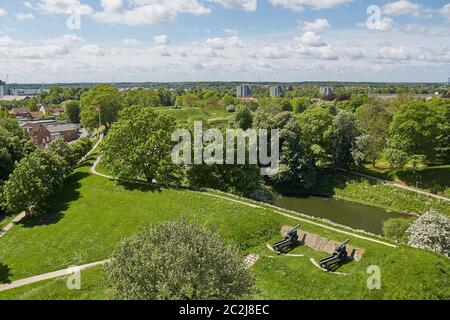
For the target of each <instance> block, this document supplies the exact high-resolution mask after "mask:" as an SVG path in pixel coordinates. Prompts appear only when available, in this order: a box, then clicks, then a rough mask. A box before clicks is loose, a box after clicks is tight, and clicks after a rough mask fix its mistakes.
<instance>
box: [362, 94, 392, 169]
mask: <svg viewBox="0 0 450 320" xmlns="http://www.w3.org/2000/svg"><path fill="white" fill-rule="evenodd" d="M356 119H357V123H358V128H359V129H360V130H361V131H362V132H363V133H364V134H365V135H366V136H367V137H368V139H369V143H368V144H367V149H366V152H367V153H366V154H367V157H368V159H370V160H371V161H372V166H374V167H375V161H376V160H377V159H378V158H379V156H380V154H381V152H382V151H383V150H384V148H385V147H386V143H387V140H388V137H389V124H390V121H391V114H390V113H389V112H388V111H387V110H386V109H385V108H384V106H383V105H382V104H381V102H380V101H374V102H372V103H369V104H364V105H362V106H361V107H359V108H358V109H357V110H356Z"/></svg>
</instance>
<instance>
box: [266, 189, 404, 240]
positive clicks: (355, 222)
mask: <svg viewBox="0 0 450 320" xmlns="http://www.w3.org/2000/svg"><path fill="white" fill-rule="evenodd" d="M275 205H276V206H278V207H281V208H284V209H288V210H291V211H296V212H299V213H303V214H306V215H309V216H314V217H319V218H324V219H328V220H330V221H333V222H335V223H339V224H342V225H345V226H348V227H351V228H353V229H359V230H365V231H368V232H371V233H373V234H378V235H381V234H382V227H383V222H384V221H385V220H387V219H390V218H399V217H409V215H406V214H401V213H394V212H387V211H385V210H383V209H380V208H376V207H372V206H367V205H364V204H359V203H356V202H350V201H344V200H338V199H334V198H325V197H310V196H305V197H303V196H298V195H281V196H278V197H277V199H276V203H275Z"/></svg>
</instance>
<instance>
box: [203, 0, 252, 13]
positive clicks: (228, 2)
mask: <svg viewBox="0 0 450 320" xmlns="http://www.w3.org/2000/svg"><path fill="white" fill-rule="evenodd" d="M209 1H210V2H216V3H220V4H221V5H222V6H224V7H225V8H227V9H236V10H244V11H251V12H253V11H256V9H257V8H258V1H257V0H209Z"/></svg>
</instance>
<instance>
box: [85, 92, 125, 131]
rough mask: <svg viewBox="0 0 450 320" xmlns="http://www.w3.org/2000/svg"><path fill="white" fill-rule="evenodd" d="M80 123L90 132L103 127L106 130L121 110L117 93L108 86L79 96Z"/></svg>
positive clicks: (120, 100) (119, 96)
mask: <svg viewBox="0 0 450 320" xmlns="http://www.w3.org/2000/svg"><path fill="white" fill-rule="evenodd" d="M80 107H81V114H80V117H81V123H82V124H83V126H84V127H86V128H88V129H90V130H92V129H95V128H98V127H99V126H100V125H104V126H105V127H106V129H107V130H108V129H109V128H110V127H111V125H112V124H113V123H114V122H115V121H117V118H118V115H119V111H120V109H121V108H122V98H121V95H120V93H119V91H118V90H117V89H115V88H113V87H111V86H109V85H101V86H98V87H95V88H92V89H90V90H89V91H87V92H85V93H84V94H83V95H82V96H81V102H80Z"/></svg>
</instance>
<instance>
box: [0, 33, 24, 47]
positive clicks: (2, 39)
mask: <svg viewBox="0 0 450 320" xmlns="http://www.w3.org/2000/svg"><path fill="white" fill-rule="evenodd" d="M19 43H20V42H19V41H16V40H14V39H13V38H11V37H10V36H6V35H5V36H2V35H0V47H9V46H13V45H16V44H19Z"/></svg>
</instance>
